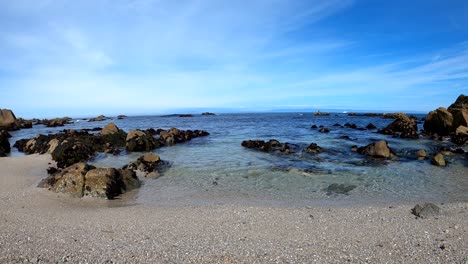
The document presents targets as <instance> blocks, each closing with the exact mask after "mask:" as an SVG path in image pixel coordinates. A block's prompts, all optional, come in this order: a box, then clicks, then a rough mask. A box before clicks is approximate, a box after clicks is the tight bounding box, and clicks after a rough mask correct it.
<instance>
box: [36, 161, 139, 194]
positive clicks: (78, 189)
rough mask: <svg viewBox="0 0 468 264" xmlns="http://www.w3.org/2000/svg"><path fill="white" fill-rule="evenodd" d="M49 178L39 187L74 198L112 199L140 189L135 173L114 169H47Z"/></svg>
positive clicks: (78, 166)
mask: <svg viewBox="0 0 468 264" xmlns="http://www.w3.org/2000/svg"><path fill="white" fill-rule="evenodd" d="M48 172H50V173H51V175H49V177H47V178H46V179H44V180H42V181H41V182H40V183H39V187H43V188H49V189H50V190H52V191H54V192H59V193H68V194H70V195H72V196H75V197H83V196H93V197H102V198H107V199H112V198H114V197H115V196H117V195H120V194H122V193H124V192H125V191H127V190H131V189H134V188H138V187H140V182H139V181H138V178H137V177H136V174H135V172H133V171H129V170H116V169H114V168H95V167H93V166H89V165H87V164H86V163H83V162H81V163H76V164H73V165H72V166H69V167H67V168H65V169H63V170H61V171H60V170H57V169H54V168H49V169H48Z"/></svg>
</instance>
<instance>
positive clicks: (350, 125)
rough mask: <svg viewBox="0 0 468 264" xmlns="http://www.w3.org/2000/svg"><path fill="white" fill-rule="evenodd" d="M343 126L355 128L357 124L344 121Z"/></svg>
mask: <svg viewBox="0 0 468 264" xmlns="http://www.w3.org/2000/svg"><path fill="white" fill-rule="evenodd" d="M344 126H345V127H347V128H352V129H356V128H357V125H356V124H350V123H346V124H344Z"/></svg>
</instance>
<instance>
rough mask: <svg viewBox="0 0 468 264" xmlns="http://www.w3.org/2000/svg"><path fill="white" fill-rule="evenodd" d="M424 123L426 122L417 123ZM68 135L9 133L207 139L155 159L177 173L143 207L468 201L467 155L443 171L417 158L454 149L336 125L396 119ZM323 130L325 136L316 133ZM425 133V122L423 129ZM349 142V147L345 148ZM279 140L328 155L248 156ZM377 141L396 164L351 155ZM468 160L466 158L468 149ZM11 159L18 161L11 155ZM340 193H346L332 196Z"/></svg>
mask: <svg viewBox="0 0 468 264" xmlns="http://www.w3.org/2000/svg"><path fill="white" fill-rule="evenodd" d="M416 116H417V117H418V119H419V120H421V118H423V117H424V116H423V115H419V116H418V115H416ZM73 121H74V122H73V123H72V124H69V125H66V126H65V127H57V128H47V127H45V126H43V125H37V126H34V128H33V129H24V130H20V131H16V132H12V133H11V134H12V136H13V137H12V138H11V139H10V141H11V143H12V144H13V143H14V142H15V141H16V140H18V139H22V138H32V137H34V136H35V135H36V134H50V133H58V132H60V131H62V130H63V129H84V128H89V129H90V128H95V127H104V126H105V125H106V124H107V123H109V122H114V123H115V124H116V125H117V126H118V127H119V128H121V129H123V130H125V131H126V132H128V131H130V130H132V129H148V128H154V129H157V128H163V129H168V128H171V127H177V128H179V129H183V130H187V129H191V130H195V129H201V130H206V131H208V132H209V133H210V135H209V136H207V137H201V138H195V139H193V140H191V141H189V142H185V143H180V144H177V145H174V146H170V147H163V148H159V149H156V150H154V151H153V152H155V153H156V154H158V155H160V156H161V159H163V160H166V161H168V162H170V164H171V166H170V167H169V168H168V169H167V170H166V171H164V172H163V174H162V176H161V177H160V178H158V179H144V180H143V186H142V188H140V189H139V190H138V191H136V192H134V193H133V199H134V200H135V201H136V202H137V203H143V204H144V203H159V204H164V203H166V202H168V203H180V204H193V203H208V204H216V203H225V202H236V201H243V202H248V203H252V204H258V203H272V202H274V203H278V204H281V203H284V204H288V203H291V202H293V203H295V204H309V203H314V204H323V203H328V204H329V203H340V204H346V203H368V202H373V203H375V202H384V203H388V202H390V203H391V202H402V201H408V202H411V201H439V202H444V201H460V200H461V201H466V200H468V161H467V156H466V155H453V156H447V157H446V159H447V160H448V166H447V167H444V168H441V167H436V166H433V165H431V164H430V160H424V161H418V160H416V159H415V155H414V152H415V151H416V150H419V149H424V150H426V151H427V152H428V153H429V154H433V153H435V152H436V151H437V149H438V148H439V147H441V146H453V145H451V143H450V142H440V141H433V140H430V139H427V138H421V139H418V140H408V139H399V138H394V137H392V136H387V135H382V134H378V133H377V129H375V130H357V129H351V128H346V127H337V126H333V125H334V124H339V125H341V126H343V125H344V124H345V123H353V124H356V125H357V126H358V127H361V128H363V127H365V126H367V124H369V123H372V124H374V125H375V126H377V128H378V129H382V128H384V127H385V126H386V125H388V124H389V123H390V122H392V121H393V120H392V119H384V118H382V117H381V116H375V117H369V116H348V115H347V114H341V113H337V114H333V113H332V114H331V115H330V116H314V115H313V114H312V113H252V114H219V115H215V116H202V115H194V116H193V117H178V116H135V117H128V118H125V119H116V118H114V119H111V120H106V121H100V122H87V120H82V119H74V120H73ZM314 124H315V125H317V126H324V127H327V128H329V129H330V132H329V133H320V132H319V131H318V129H311V125H314ZM419 126H420V128H421V126H422V122H419ZM343 136H348V137H349V138H346V139H344V138H343ZM249 139H261V140H269V139H277V140H279V141H280V142H288V143H292V144H297V145H298V146H300V148H301V149H305V148H306V147H307V146H308V145H309V144H310V143H317V144H318V145H319V146H320V147H322V148H323V149H325V152H323V153H320V154H315V155H311V154H308V153H306V152H305V151H300V152H298V153H294V154H292V155H279V154H270V153H264V152H259V151H255V150H250V149H246V148H244V147H242V146H241V142H242V141H243V140H249ZM377 140H387V141H388V144H389V146H390V148H392V149H393V150H394V151H395V152H396V153H397V155H398V158H397V159H395V160H374V159H369V158H367V157H364V156H361V155H360V154H358V153H356V152H353V151H351V147H352V146H354V145H356V146H365V145H367V144H370V143H372V142H374V141H377ZM464 150H465V151H468V149H467V148H466V147H465V149H464ZM12 151H13V152H12V154H11V155H12V156H18V155H22V154H21V153H19V152H17V150H15V149H13V150H12ZM140 155H142V153H127V152H125V151H123V152H122V154H120V155H118V156H114V155H111V154H104V153H98V154H97V155H96V156H95V157H94V158H92V159H91V160H90V163H91V164H92V165H94V166H98V167H115V168H119V167H122V166H124V165H125V164H128V163H130V162H131V161H134V160H136V159H137V158H138V157H139V156H140ZM333 184H339V185H341V186H343V187H345V188H347V187H349V189H350V190H349V192H344V193H339V192H333V191H330V190H329V186H330V185H333Z"/></svg>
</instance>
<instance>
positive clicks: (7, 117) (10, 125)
mask: <svg viewBox="0 0 468 264" xmlns="http://www.w3.org/2000/svg"><path fill="white" fill-rule="evenodd" d="M0 129H4V130H8V131H13V130H18V129H20V127H19V124H18V123H17V120H16V116H15V114H14V113H13V111H11V110H10V109H0Z"/></svg>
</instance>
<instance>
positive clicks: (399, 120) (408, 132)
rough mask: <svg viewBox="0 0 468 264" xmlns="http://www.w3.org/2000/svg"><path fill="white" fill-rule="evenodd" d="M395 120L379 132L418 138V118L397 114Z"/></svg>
mask: <svg viewBox="0 0 468 264" xmlns="http://www.w3.org/2000/svg"><path fill="white" fill-rule="evenodd" d="M395 118H396V119H395V120H394V121H393V122H392V123H391V124H390V125H388V126H387V127H385V128H384V129H382V130H379V133H381V134H384V135H393V136H399V137H401V138H409V139H418V138H419V135H418V125H417V123H416V120H414V119H412V118H409V117H408V116H407V115H406V114H403V113H398V114H395Z"/></svg>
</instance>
